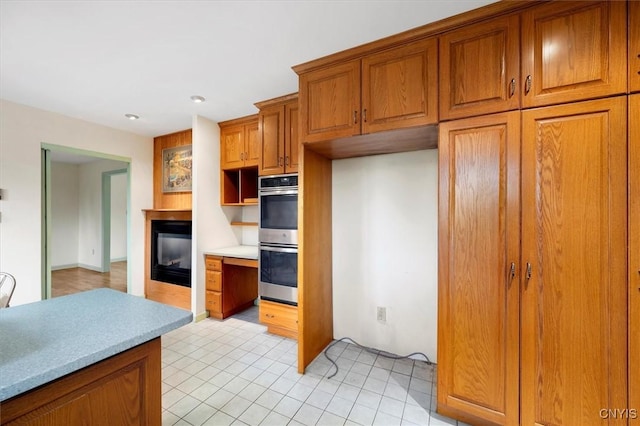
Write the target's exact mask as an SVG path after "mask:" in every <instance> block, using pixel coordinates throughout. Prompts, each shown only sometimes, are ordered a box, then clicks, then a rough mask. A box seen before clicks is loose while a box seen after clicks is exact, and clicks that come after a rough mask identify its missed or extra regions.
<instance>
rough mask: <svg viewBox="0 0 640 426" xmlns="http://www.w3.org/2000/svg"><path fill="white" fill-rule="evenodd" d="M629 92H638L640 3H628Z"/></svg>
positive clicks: (639, 80)
mask: <svg viewBox="0 0 640 426" xmlns="http://www.w3.org/2000/svg"><path fill="white" fill-rule="evenodd" d="M629 91H630V92H640V1H630V2H629Z"/></svg>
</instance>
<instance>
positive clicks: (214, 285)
mask: <svg viewBox="0 0 640 426" xmlns="http://www.w3.org/2000/svg"><path fill="white" fill-rule="evenodd" d="M206 287H207V290H211V291H222V272H220V271H212V270H210V269H207V270H206Z"/></svg>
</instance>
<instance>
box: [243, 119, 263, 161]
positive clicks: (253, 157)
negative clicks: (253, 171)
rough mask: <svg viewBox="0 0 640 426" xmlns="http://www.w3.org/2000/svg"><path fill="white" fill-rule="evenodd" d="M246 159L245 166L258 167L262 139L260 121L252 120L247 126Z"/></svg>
mask: <svg viewBox="0 0 640 426" xmlns="http://www.w3.org/2000/svg"><path fill="white" fill-rule="evenodd" d="M245 135H246V138H247V140H246V142H245V158H244V166H245V167H250V166H257V165H258V162H259V161H260V138H259V135H258V121H257V120H252V122H251V123H248V124H247V125H246V126H245Z"/></svg>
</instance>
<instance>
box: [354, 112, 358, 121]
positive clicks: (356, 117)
mask: <svg viewBox="0 0 640 426" xmlns="http://www.w3.org/2000/svg"><path fill="white" fill-rule="evenodd" d="M353 124H358V111H353Z"/></svg>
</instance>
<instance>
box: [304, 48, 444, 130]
mask: <svg viewBox="0 0 640 426" xmlns="http://www.w3.org/2000/svg"><path fill="white" fill-rule="evenodd" d="M437 72H438V67H437V41H436V40H435V39H433V38H431V39H425V40H421V41H417V42H414V43H411V44H408V45H404V46H401V47H397V48H394V49H389V50H384V51H381V52H379V53H373V54H370V55H366V56H363V57H362V58H361V59H356V60H351V61H348V62H343V63H339V64H337V65H331V66H329V67H326V68H320V69H317V70H312V71H309V72H304V73H302V74H301V75H300V116H301V117H302V118H303V122H302V127H301V129H302V138H303V142H320V141H328V140H332V139H338V138H346V137H350V136H357V135H361V134H368V133H375V132H379V131H385V130H393V129H399V128H406V127H416V126H420V125H425V124H435V123H437V121H438V111H437V99H438V87H437V86H438V85H437V81H438V80H437Z"/></svg>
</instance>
